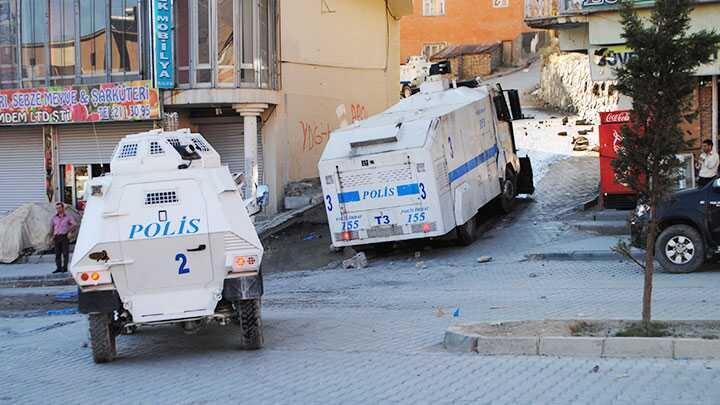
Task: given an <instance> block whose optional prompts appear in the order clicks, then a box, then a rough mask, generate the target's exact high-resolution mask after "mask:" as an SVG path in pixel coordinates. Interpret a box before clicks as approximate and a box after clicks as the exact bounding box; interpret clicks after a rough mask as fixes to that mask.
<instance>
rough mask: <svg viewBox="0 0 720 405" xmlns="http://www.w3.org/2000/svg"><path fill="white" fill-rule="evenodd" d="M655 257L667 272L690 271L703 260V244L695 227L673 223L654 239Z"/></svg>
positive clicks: (697, 266)
mask: <svg viewBox="0 0 720 405" xmlns="http://www.w3.org/2000/svg"><path fill="white" fill-rule="evenodd" d="M655 257H656V258H657V260H658V262H660V265H661V266H662V268H663V269H665V271H667V272H670V273H691V272H693V271H695V270H697V269H699V268H700V266H702V264H703V262H704V261H705V244H704V242H703V239H702V237H701V236H700V234H699V233H698V231H697V230H695V228H693V227H691V226H688V225H673V226H670V227H668V228H667V229H665V230H664V231H662V233H660V236H659V237H658V238H657V240H656V241H655Z"/></svg>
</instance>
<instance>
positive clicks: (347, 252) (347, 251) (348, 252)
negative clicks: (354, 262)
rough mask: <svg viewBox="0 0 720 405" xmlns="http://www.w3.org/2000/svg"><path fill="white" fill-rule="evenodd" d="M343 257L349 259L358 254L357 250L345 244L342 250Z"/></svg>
mask: <svg viewBox="0 0 720 405" xmlns="http://www.w3.org/2000/svg"><path fill="white" fill-rule="evenodd" d="M342 253H343V259H350V258H352V257H354V256H355V255H357V254H358V252H357V251H356V250H355V249H353V248H352V247H350V246H345V247H344V248H343V250H342Z"/></svg>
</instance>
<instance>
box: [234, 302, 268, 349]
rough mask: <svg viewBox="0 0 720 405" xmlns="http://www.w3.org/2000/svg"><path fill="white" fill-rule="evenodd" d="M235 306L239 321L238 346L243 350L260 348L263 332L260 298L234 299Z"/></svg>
mask: <svg viewBox="0 0 720 405" xmlns="http://www.w3.org/2000/svg"><path fill="white" fill-rule="evenodd" d="M235 308H236V310H237V318H238V321H239V322H240V347H241V348H242V349H244V350H257V349H260V348H262V345H263V333H262V316H261V314H260V299H259V298H258V299H254V300H240V301H236V302H235Z"/></svg>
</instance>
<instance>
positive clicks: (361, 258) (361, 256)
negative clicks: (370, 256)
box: [342, 252, 368, 269]
mask: <svg viewBox="0 0 720 405" xmlns="http://www.w3.org/2000/svg"><path fill="white" fill-rule="evenodd" d="M342 265H343V268H344V269H364V268H365V267H367V265H368V260H367V256H365V252H360V253H358V254H356V255H355V256H353V257H351V258H350V259H346V260H343V262H342Z"/></svg>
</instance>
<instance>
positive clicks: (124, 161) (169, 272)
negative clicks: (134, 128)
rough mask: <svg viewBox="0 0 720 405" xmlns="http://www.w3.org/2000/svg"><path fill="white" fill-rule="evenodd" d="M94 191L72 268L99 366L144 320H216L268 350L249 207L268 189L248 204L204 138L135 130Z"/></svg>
mask: <svg viewBox="0 0 720 405" xmlns="http://www.w3.org/2000/svg"><path fill="white" fill-rule="evenodd" d="M87 187H88V189H89V196H88V202H87V205H86V207H85V214H84V217H83V221H82V225H81V227H80V233H79V236H78V239H77V244H76V246H75V252H74V254H73V260H72V263H71V266H70V269H71V272H72V275H73V277H74V278H75V281H76V282H77V284H78V286H79V299H78V306H79V310H80V312H82V313H85V314H88V318H89V323H90V338H91V345H92V352H93V358H94V360H95V362H98V363H101V362H108V361H112V360H113V359H114V357H115V353H116V351H115V347H116V346H115V338H116V336H117V335H118V334H121V333H132V332H133V331H134V330H135V329H136V328H137V327H138V326H142V325H156V324H164V323H178V324H181V325H182V326H183V327H184V328H185V330H186V331H187V332H192V331H195V330H197V329H199V328H200V327H201V326H202V325H204V324H206V323H207V322H208V321H211V320H214V321H217V322H219V323H220V324H222V325H227V324H234V325H238V326H239V331H238V335H239V338H238V344H239V345H240V346H241V347H243V348H246V349H257V348H260V347H261V346H262V324H261V315H260V298H261V296H262V293H263V283H262V272H261V269H260V263H261V261H262V255H263V247H262V245H261V243H260V240H259V238H258V236H257V234H256V232H255V228H254V226H253V224H252V222H251V220H250V215H249V213H248V210H247V209H246V208H247V207H257V204H258V203H259V204H262V203H263V202H264V201H263V200H264V199H265V198H266V194H264V195H263V196H262V197H261V198H259V199H258V200H259V201H256V200H255V197H253V198H252V199H251V200H250V199H249V200H247V201H243V198H242V197H241V193H240V191H239V189H238V184H237V183H236V181H235V180H234V179H233V177H232V175H231V174H230V172H229V171H228V168H227V166H221V165H220V157H219V155H218V153H217V152H216V151H215V150H214V149H213V148H212V146H211V145H210V144H209V143H208V142H207V141H206V140H205V139H204V138H203V137H202V136H201V135H200V134H196V133H191V132H190V131H189V130H179V131H172V132H164V131H162V130H153V131H150V132H145V133H140V134H135V135H128V136H126V137H125V138H123V139H122V140H121V141H120V143H119V144H118V146H117V148H116V149H115V152H114V155H113V158H112V161H111V174H110V175H105V176H103V177H99V178H95V179H93V180H91V181H90V182H89V183H88V185H87ZM258 189H259V191H258V193H260V192H263V193H265V187H263V186H261V187H258ZM260 190H262V191H260ZM255 209H256V210H257V208H255Z"/></svg>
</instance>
